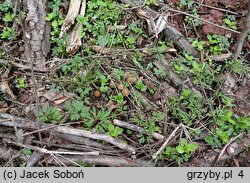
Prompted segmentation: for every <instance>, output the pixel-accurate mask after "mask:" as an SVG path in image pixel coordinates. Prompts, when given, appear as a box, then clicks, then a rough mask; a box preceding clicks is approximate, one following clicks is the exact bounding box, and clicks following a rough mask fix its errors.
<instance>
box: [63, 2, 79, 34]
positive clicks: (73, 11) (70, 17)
mask: <svg viewBox="0 0 250 183" xmlns="http://www.w3.org/2000/svg"><path fill="white" fill-rule="evenodd" d="M80 6H81V0H70V4H69V10H68V13H67V16H66V18H65V21H64V23H63V24H62V27H61V33H60V37H62V36H63V34H64V33H65V32H67V31H68V30H69V29H70V28H71V27H72V26H73V25H74V23H75V19H76V17H77V15H78V13H79V10H80Z"/></svg>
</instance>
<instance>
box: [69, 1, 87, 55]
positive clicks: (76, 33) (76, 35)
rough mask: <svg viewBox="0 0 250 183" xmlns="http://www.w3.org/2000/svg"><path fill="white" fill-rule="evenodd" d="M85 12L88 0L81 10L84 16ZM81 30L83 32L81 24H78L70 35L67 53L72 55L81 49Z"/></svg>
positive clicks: (83, 3) (83, 2)
mask: <svg viewBox="0 0 250 183" xmlns="http://www.w3.org/2000/svg"><path fill="white" fill-rule="evenodd" d="M85 11H86V0H83V1H82V5H81V10H80V15H81V16H84V15H85ZM81 30H82V24H81V23H80V22H77V23H76V25H75V26H74V28H73V29H72V31H71V32H70V34H69V41H68V46H67V48H66V52H67V53H69V54H71V55H73V54H75V53H76V52H77V50H78V49H79V47H80V46H81V45H82V41H81Z"/></svg>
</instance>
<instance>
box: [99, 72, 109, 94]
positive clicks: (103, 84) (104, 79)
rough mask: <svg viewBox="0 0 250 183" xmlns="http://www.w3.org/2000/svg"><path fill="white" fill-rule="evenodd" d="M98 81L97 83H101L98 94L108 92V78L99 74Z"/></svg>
mask: <svg viewBox="0 0 250 183" xmlns="http://www.w3.org/2000/svg"><path fill="white" fill-rule="evenodd" d="M98 79H99V81H100V83H101V86H100V88H99V89H100V92H102V93H106V92H107V91H108V89H109V87H108V84H109V78H108V77H106V76H105V75H103V74H99V76H98Z"/></svg>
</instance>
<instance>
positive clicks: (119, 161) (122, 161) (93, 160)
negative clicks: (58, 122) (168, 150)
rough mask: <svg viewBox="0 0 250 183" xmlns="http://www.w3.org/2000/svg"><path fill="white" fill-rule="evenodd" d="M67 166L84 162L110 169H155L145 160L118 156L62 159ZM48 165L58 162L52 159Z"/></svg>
mask: <svg viewBox="0 0 250 183" xmlns="http://www.w3.org/2000/svg"><path fill="white" fill-rule="evenodd" d="M60 161H61V162H62V163H64V164H65V165H72V161H73V162H79V161H83V162H85V163H90V164H92V165H99V166H109V167H153V166H154V164H153V163H152V162H148V161H144V160H132V159H129V158H123V157H116V156H104V155H100V156H65V159H62V158H61V159H60ZM47 162H48V164H52V165H54V164H55V163H56V161H55V160H54V159H53V158H52V157H51V158H50V159H48V160H47Z"/></svg>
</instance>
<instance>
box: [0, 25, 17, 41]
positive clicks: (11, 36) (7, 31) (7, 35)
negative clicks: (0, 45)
mask: <svg viewBox="0 0 250 183" xmlns="http://www.w3.org/2000/svg"><path fill="white" fill-rule="evenodd" d="M0 36H1V38H2V39H7V40H9V41H12V40H15V39H16V35H15V31H14V30H13V29H12V28H10V27H5V28H4V30H3V32H2V33H1V34H0Z"/></svg>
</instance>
